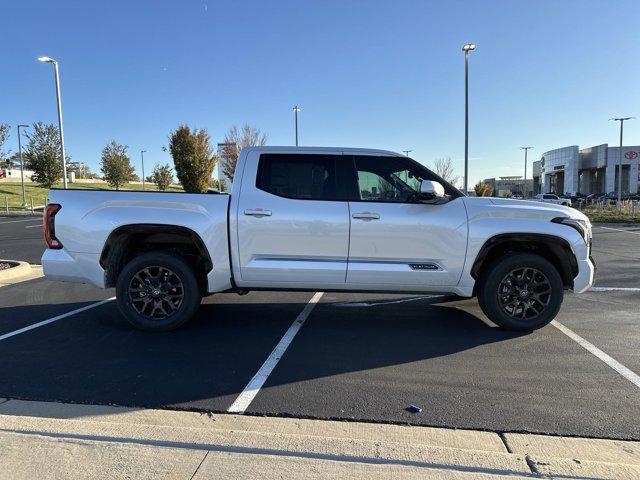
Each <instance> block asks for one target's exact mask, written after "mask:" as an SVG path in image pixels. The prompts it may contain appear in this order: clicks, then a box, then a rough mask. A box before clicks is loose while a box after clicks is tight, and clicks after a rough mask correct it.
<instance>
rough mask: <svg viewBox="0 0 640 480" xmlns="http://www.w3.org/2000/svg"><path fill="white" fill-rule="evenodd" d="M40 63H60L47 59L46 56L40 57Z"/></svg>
mask: <svg viewBox="0 0 640 480" xmlns="http://www.w3.org/2000/svg"><path fill="white" fill-rule="evenodd" d="M38 61H40V62H45V63H58V62H56V61H55V60H54V59H53V58H51V57H46V56H45V57H38Z"/></svg>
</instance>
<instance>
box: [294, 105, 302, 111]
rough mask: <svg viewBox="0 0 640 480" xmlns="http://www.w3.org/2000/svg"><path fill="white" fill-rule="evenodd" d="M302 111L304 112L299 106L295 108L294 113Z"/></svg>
mask: <svg viewBox="0 0 640 480" xmlns="http://www.w3.org/2000/svg"><path fill="white" fill-rule="evenodd" d="M300 110H302V109H301V108H300V107H299V106H297V105H296V106H295V107H293V111H294V112H299V111H300Z"/></svg>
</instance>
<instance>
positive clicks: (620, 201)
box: [609, 117, 636, 210]
mask: <svg viewBox="0 0 640 480" xmlns="http://www.w3.org/2000/svg"><path fill="white" fill-rule="evenodd" d="M632 118H636V117H618V118H610V119H609V121H614V122H620V151H619V152H618V205H617V207H618V210H620V208H621V207H622V131H623V129H624V122H625V121H626V120H631V119H632Z"/></svg>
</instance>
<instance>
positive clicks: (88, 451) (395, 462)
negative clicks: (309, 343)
mask: <svg viewBox="0 0 640 480" xmlns="http://www.w3.org/2000/svg"><path fill="white" fill-rule="evenodd" d="M503 437H505V438H504V444H502V441H503V440H501V438H500V436H499V435H498V434H496V433H491V432H481V431H473V430H448V429H442V428H430V427H412V426H397V425H384V424H366V423H355V422H334V421H322V420H304V419H295V418H271V417H253V416H241V415H233V414H206V413H196V412H183V411H169V410H147V409H136V408H124V407H109V406H97V405H95V406H94V405H72V404H62V403H51V402H33V401H22V400H8V401H6V402H5V403H2V404H0V442H1V443H2V445H3V455H2V456H0V466H1V467H3V468H4V469H5V470H6V471H12V472H16V473H17V474H18V475H17V476H16V477H15V478H25V479H26V478H62V477H76V476H77V475H76V474H77V473H78V472H79V471H87V469H95V472H96V473H95V475H93V476H91V475H89V477H86V478H98V477H100V475H99V473H100V472H109V473H110V475H109V476H111V477H123V476H127V475H129V476H133V477H135V476H140V475H141V474H142V472H146V473H147V474H146V475H145V476H146V478H167V476H170V477H171V476H176V477H180V478H216V477H217V478H238V479H244V478H247V479H249V478H251V479H253V478H261V479H262V480H271V479H274V480H275V479H276V478H278V479H281V478H305V479H306V478H313V479H318V480H320V479H323V480H325V479H336V480H337V479H342V478H351V479H357V478H367V479H381V480H382V479H386V478H399V479H407V480H408V479H412V480H413V479H420V478H425V479H430V480H431V479H449V480H470V479H472V478H473V479H474V480H476V479H486V480H490V479H497V478H500V479H502V478H518V479H523V480H524V479H530V478H549V477H552V478H555V477H561V478H589V479H602V478H619V479H630V480H631V479H634V480H635V479H637V478H640V457H639V456H638V452H639V450H640V442H630V441H615V440H598V439H587V438H567V437H550V436H544V435H528V434H503ZM52 458H54V459H56V461H51V459H52ZM172 459H176V462H175V463H172V462H171V460H172ZM98 467H99V468H98ZM51 469H53V470H51ZM167 469H169V470H171V469H173V470H171V472H170V473H169V471H168V470H167ZM221 472H224V475H222V476H221V475H220V473H221ZM44 473H48V476H47V475H45V476H44V477H43V476H42V474H44ZM0 477H1V475H0Z"/></svg>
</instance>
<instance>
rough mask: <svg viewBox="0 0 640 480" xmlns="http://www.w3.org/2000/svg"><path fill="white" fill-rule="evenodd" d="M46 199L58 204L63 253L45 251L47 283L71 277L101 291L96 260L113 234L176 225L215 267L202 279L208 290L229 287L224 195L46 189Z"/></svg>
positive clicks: (226, 197)
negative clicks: (197, 242) (203, 248)
mask: <svg viewBox="0 0 640 480" xmlns="http://www.w3.org/2000/svg"><path fill="white" fill-rule="evenodd" d="M50 197H51V199H50V202H51V203H57V204H60V205H62V208H61V210H60V211H59V212H58V213H57V215H56V217H55V229H56V231H55V234H56V237H57V238H58V240H59V241H60V242H61V243H62V245H63V247H64V248H63V249H61V250H52V249H48V250H46V251H45V254H44V256H43V265H44V268H45V272H44V273H45V275H47V277H49V278H53V279H56V278H59V279H61V280H69V279H70V277H76V281H83V280H84V281H87V280H89V281H90V283H92V284H94V285H96V286H98V287H101V288H104V286H105V278H104V270H103V269H102V267H101V265H100V256H101V254H102V251H103V249H104V246H105V242H106V241H107V238H108V237H109V235H110V234H111V233H112V232H113V231H114V230H116V229H117V228H120V227H123V226H126V225H134V224H135V225H140V224H145V225H176V224H178V225H180V226H183V227H185V228H188V229H190V230H192V231H193V232H194V233H196V234H197V235H198V236H199V237H200V238H201V239H202V241H203V242H204V244H205V246H206V247H207V249H208V251H209V253H210V255H211V260H212V262H213V264H214V265H215V268H214V269H213V270H212V271H211V272H210V273H209V275H208V277H207V280H208V289H209V291H220V290H225V289H226V288H230V287H231V282H230V278H231V269H230V261H229V239H228V228H227V219H228V212H229V199H230V196H229V195H226V194H215V193H203V194H194V193H178V192H176V193H166V192H154V191H148V192H141V191H112V190H73V189H70V190H51V193H50ZM69 269H72V271H70V270H69ZM214 272H215V273H214Z"/></svg>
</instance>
